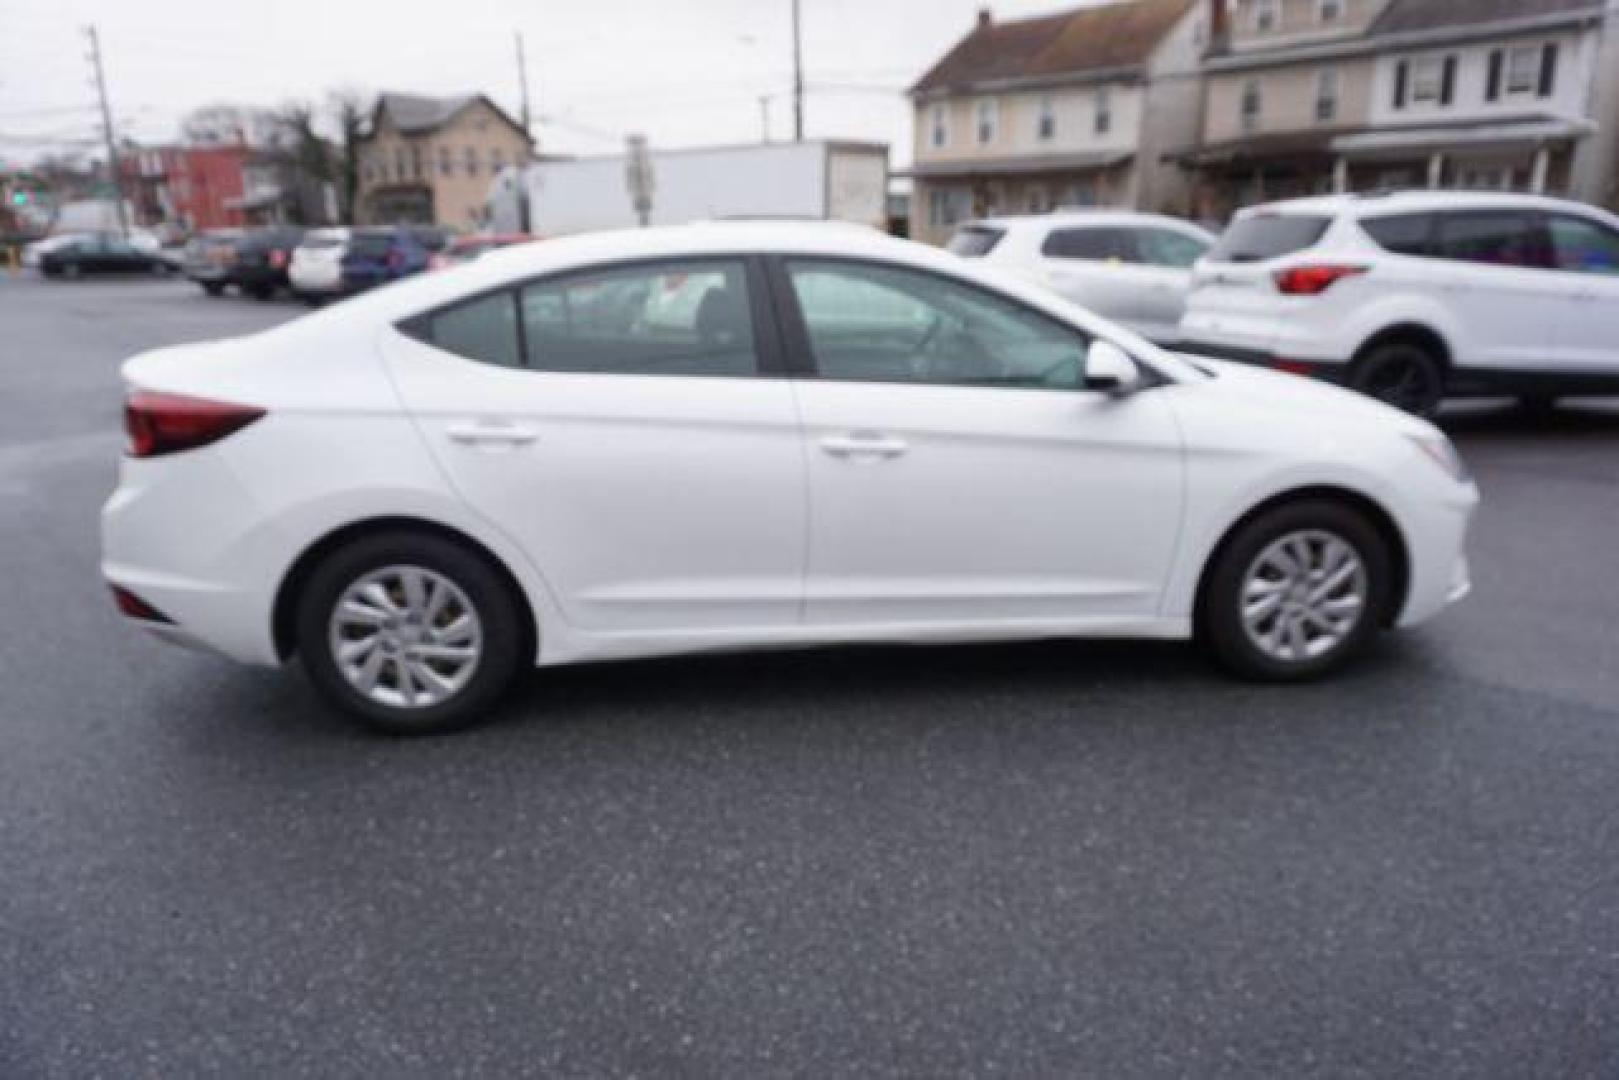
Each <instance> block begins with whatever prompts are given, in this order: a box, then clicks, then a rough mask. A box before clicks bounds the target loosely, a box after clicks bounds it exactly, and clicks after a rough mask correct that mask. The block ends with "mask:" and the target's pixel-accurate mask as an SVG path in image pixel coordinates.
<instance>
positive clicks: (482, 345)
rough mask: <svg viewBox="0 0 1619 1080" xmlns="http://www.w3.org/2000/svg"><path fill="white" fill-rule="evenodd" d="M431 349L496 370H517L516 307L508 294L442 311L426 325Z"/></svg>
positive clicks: (487, 297) (500, 293)
mask: <svg viewBox="0 0 1619 1080" xmlns="http://www.w3.org/2000/svg"><path fill="white" fill-rule="evenodd" d="M427 337H428V340H430V341H432V343H433V344H434V345H437V346H438V347H439V348H441V349H443V350H445V351H446V352H453V353H455V355H457V356H464V357H466V358H467V359H468V360H478V361H481V362H483V363H485V364H495V365H497V366H499V367H520V366H521V363H522V360H521V358H520V357H519V355H518V352H517V304H516V301H515V300H514V299H513V297H512V294H511V293H509V292H498V293H493V294H491V295H489V296H483V297H479V298H478V299H476V300H469V301H468V302H466V303H465V304H457V305H456V306H455V307H452V308H446V309H445V310H443V311H440V312H439V313H438V314H436V315H434V316H433V317H432V318H430V319H429V320H428V321H427Z"/></svg>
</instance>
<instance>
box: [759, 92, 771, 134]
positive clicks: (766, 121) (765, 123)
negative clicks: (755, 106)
mask: <svg viewBox="0 0 1619 1080" xmlns="http://www.w3.org/2000/svg"><path fill="white" fill-rule="evenodd" d="M759 141H760V142H762V143H767V142H769V141H770V95H769V94H760V95H759Z"/></svg>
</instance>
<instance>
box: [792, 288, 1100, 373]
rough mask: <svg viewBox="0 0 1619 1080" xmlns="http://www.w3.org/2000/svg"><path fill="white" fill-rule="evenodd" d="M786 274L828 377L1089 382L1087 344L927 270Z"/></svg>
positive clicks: (1051, 324) (1068, 331)
mask: <svg viewBox="0 0 1619 1080" xmlns="http://www.w3.org/2000/svg"><path fill="white" fill-rule="evenodd" d="M787 274H788V277H789V278H790V280H791V281H792V286H793V295H794V296H795V297H796V298H797V300H798V306H799V309H800V310H801V311H802V313H803V316H804V324H805V330H806V332H807V334H808V338H809V346H810V351H811V353H812V354H813V356H814V359H815V365H816V369H817V371H818V372H819V373H820V375H821V377H822V378H827V379H840V380H846V381H852V382H900V383H923V384H930V385H940V386H977V387H990V386H993V387H1006V388H1014V389H1028V390H1038V389H1070V390H1072V389H1080V388H1083V387H1084V385H1085V354H1086V351H1087V349H1088V347H1089V343H1088V341H1087V340H1086V339H1085V337H1084V336H1083V335H1082V334H1081V333H1080V332H1079V331H1078V330H1075V329H1072V328H1070V327H1066V326H1063V325H1062V324H1060V323H1058V322H1056V321H1055V320H1052V319H1047V318H1045V317H1044V316H1041V315H1039V314H1037V313H1035V312H1033V311H1030V310H1029V309H1027V308H1024V307H1022V306H1020V305H1018V304H1016V303H1014V302H1013V301H1011V300H1008V299H1004V298H1002V297H999V296H996V295H994V294H993V293H989V292H986V291H984V290H981V289H978V288H974V287H972V286H969V285H966V284H963V283H958V282H955V281H952V280H950V279H949V278H946V277H942V276H939V275H935V274H928V273H922V272H920V271H914V270H905V269H900V268H897V267H887V266H875V265H867V264H859V263H844V262H836V261H829V260H819V259H792V260H789V261H788V263H787Z"/></svg>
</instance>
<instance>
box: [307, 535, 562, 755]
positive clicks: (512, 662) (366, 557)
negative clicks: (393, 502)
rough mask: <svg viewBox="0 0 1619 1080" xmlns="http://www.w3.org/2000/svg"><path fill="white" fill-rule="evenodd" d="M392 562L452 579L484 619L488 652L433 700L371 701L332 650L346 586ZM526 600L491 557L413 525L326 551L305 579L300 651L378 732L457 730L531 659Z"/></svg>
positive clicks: (324, 689) (344, 703) (340, 699)
mask: <svg viewBox="0 0 1619 1080" xmlns="http://www.w3.org/2000/svg"><path fill="white" fill-rule="evenodd" d="M392 566H412V567H422V568H424V569H427V570H431V571H434V572H436V573H438V574H441V575H443V576H444V577H446V578H448V579H449V580H450V581H451V582H453V583H454V584H455V585H456V586H457V587H458V588H460V589H461V591H462V592H463V593H465V594H466V597H467V598H468V600H469V601H470V602H471V606H472V608H473V609H474V611H475V612H476V614H477V617H478V621H479V623H480V624H481V629H482V633H483V652H482V655H481V656H480V658H479V659H478V661H477V666H476V667H475V668H474V670H473V674H472V676H471V678H470V679H469V680H468V681H467V682H466V684H465V685H464V686H462V687H461V688H460V690H459V691H457V692H456V693H454V694H453V695H451V696H450V697H448V698H447V699H445V700H443V701H440V702H438V703H436V704H433V705H425V706H416V707H410V706H404V705H389V704H384V703H382V702H379V701H376V700H373V699H372V698H371V697H368V696H367V695H366V694H364V693H362V692H361V691H360V690H359V689H357V688H356V687H354V686H352V685H351V684H350V683H349V681H348V679H347V678H345V677H344V675H343V674H342V672H341V671H339V670H338V665H337V661H336V659H335V658H334V657H333V655H332V646H331V643H330V637H329V632H328V631H329V625H330V618H331V615H332V612H333V610H334V608H335V607H336V605H337V602H338V600H339V599H340V598H341V597H342V594H343V592H344V590H345V589H347V588H348V587H349V586H350V585H351V584H353V583H354V582H355V581H357V580H358V579H359V578H361V577H363V576H364V575H366V574H367V573H370V572H372V571H375V570H381V569H383V568H385V567H392ZM522 603H524V601H523V600H522V598H521V597H519V596H517V595H514V593H513V589H512V587H511V585H510V584H509V583H508V581H507V580H506V579H505V578H504V577H503V576H502V575H501V573H500V572H499V571H498V570H497V569H496V568H495V567H493V566H491V565H490V564H489V562H488V561H487V559H486V558H484V557H483V556H482V555H480V554H478V553H476V552H474V551H472V550H470V549H469V548H467V547H465V546H463V545H461V544H459V543H457V542H455V541H454V540H451V539H448V538H446V537H442V536H437V535H434V534H432V533H427V532H415V531H409V530H400V531H391V532H386V533H374V534H372V535H370V536H364V537H361V538H360V539H358V540H355V541H354V542H353V543H351V544H347V545H345V546H343V547H341V548H339V549H337V550H336V551H334V552H332V553H331V554H329V555H327V556H326V558H324V559H323V560H322V561H321V563H320V564H319V565H318V566H317V567H316V568H315V570H314V571H313V573H311V574H310V575H309V577H308V579H307V580H306V581H305V583H304V586H303V590H302V593H301V595H300V596H299V598H298V611H297V643H298V655H299V657H300V659H301V660H302V662H303V666H304V670H305V671H307V672H308V673H309V677H310V679H311V681H313V682H314V684H315V686H316V688H317V689H319V690H320V691H321V693H322V694H323V695H325V697H326V698H327V699H328V700H329V701H331V702H332V703H333V704H335V705H337V706H338V707H339V708H341V709H342V710H344V711H345V712H347V713H348V714H349V715H351V716H353V717H355V718H356V719H358V720H360V721H361V722H363V723H364V724H365V725H366V726H368V727H370V728H372V729H374V730H376V731H381V732H385V733H388V734H391V735H431V734H442V733H445V732H450V731H455V730H458V729H460V728H463V727H465V726H467V725H469V724H471V723H473V722H475V721H477V720H478V719H479V718H480V717H482V716H483V715H484V714H485V713H486V712H487V711H488V710H489V709H490V708H491V707H492V706H493V705H494V704H495V703H496V702H497V701H498V700H499V698H500V697H501V696H502V695H503V694H504V693H505V692H506V690H507V689H508V688H509V687H510V686H511V684H512V682H513V680H514V679H515V678H516V677H517V675H518V673H519V671H520V670H522V669H523V668H524V667H525V666H526V665H527V664H528V663H530V662H531V661H532V653H531V650H530V648H529V644H528V640H527V639H528V634H527V632H526V629H525V627H526V624H525V622H524V620H523V617H522V608H521V607H520V606H519V605H521V604H522ZM525 654H527V655H525Z"/></svg>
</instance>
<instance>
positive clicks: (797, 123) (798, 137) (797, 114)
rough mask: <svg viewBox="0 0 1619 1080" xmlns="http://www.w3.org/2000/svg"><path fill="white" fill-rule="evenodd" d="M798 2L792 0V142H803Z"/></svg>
mask: <svg viewBox="0 0 1619 1080" xmlns="http://www.w3.org/2000/svg"><path fill="white" fill-rule="evenodd" d="M798 4H799V0H793V141H794V142H803V141H804V50H803V47H802V43H801V42H800V40H799V38H800V35H801V32H802V29H803V28H802V26H801V25H800V23H801V22H802V21H803V20H802V19H801V18H800V14H799V10H798Z"/></svg>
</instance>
